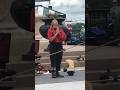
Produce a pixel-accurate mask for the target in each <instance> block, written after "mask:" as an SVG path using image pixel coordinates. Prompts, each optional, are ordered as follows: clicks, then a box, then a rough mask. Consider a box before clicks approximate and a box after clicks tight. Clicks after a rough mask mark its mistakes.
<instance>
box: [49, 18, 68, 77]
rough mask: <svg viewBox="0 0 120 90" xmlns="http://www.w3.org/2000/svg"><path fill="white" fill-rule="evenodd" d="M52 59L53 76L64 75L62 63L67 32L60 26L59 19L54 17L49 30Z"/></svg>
mask: <svg viewBox="0 0 120 90" xmlns="http://www.w3.org/2000/svg"><path fill="white" fill-rule="evenodd" d="M48 39H49V43H50V44H49V51H50V54H51V55H50V61H51V69H52V72H51V73H52V78H57V77H64V76H63V75H60V73H59V71H60V65H61V61H62V56H63V51H62V50H63V46H62V43H63V41H65V40H66V34H65V32H64V30H63V29H62V28H60V27H59V25H58V21H57V20H56V19H53V20H52V22H51V26H50V28H49V30H48Z"/></svg>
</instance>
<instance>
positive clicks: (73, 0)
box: [51, 0, 81, 6]
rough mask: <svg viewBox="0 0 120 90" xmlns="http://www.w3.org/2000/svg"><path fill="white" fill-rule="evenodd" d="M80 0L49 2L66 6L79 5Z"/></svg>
mask: <svg viewBox="0 0 120 90" xmlns="http://www.w3.org/2000/svg"><path fill="white" fill-rule="evenodd" d="M80 1H81V0H51V4H52V5H54V6H61V5H64V6H66V5H67V6H68V5H70V6H71V5H79V4H80Z"/></svg>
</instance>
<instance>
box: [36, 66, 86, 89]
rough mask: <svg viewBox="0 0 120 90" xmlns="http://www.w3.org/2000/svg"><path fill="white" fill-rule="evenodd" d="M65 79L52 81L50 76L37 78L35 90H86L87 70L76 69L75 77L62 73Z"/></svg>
mask: <svg viewBox="0 0 120 90" xmlns="http://www.w3.org/2000/svg"><path fill="white" fill-rule="evenodd" d="M61 74H62V75H64V76H65V77H64V78H55V79H52V78H51V75H50V74H46V75H42V76H36V77H35V90H85V88H84V87H85V82H84V80H85V69H84V68H76V72H75V75H74V76H68V75H67V73H65V72H61Z"/></svg>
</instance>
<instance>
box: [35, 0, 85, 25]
mask: <svg viewBox="0 0 120 90" xmlns="http://www.w3.org/2000/svg"><path fill="white" fill-rule="evenodd" d="M36 4H40V5H43V6H48V5H49V2H40V3H36ZM50 5H52V6H53V9H54V10H57V11H60V12H63V13H66V15H67V17H66V20H67V21H69V20H72V21H80V22H83V23H84V21H85V0H51V2H50Z"/></svg>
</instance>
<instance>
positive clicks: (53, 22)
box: [51, 19, 58, 29]
mask: <svg viewBox="0 0 120 90" xmlns="http://www.w3.org/2000/svg"><path fill="white" fill-rule="evenodd" d="M51 26H52V28H55V29H56V28H57V27H58V21H57V20H56V19H53V20H52V22H51Z"/></svg>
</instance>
